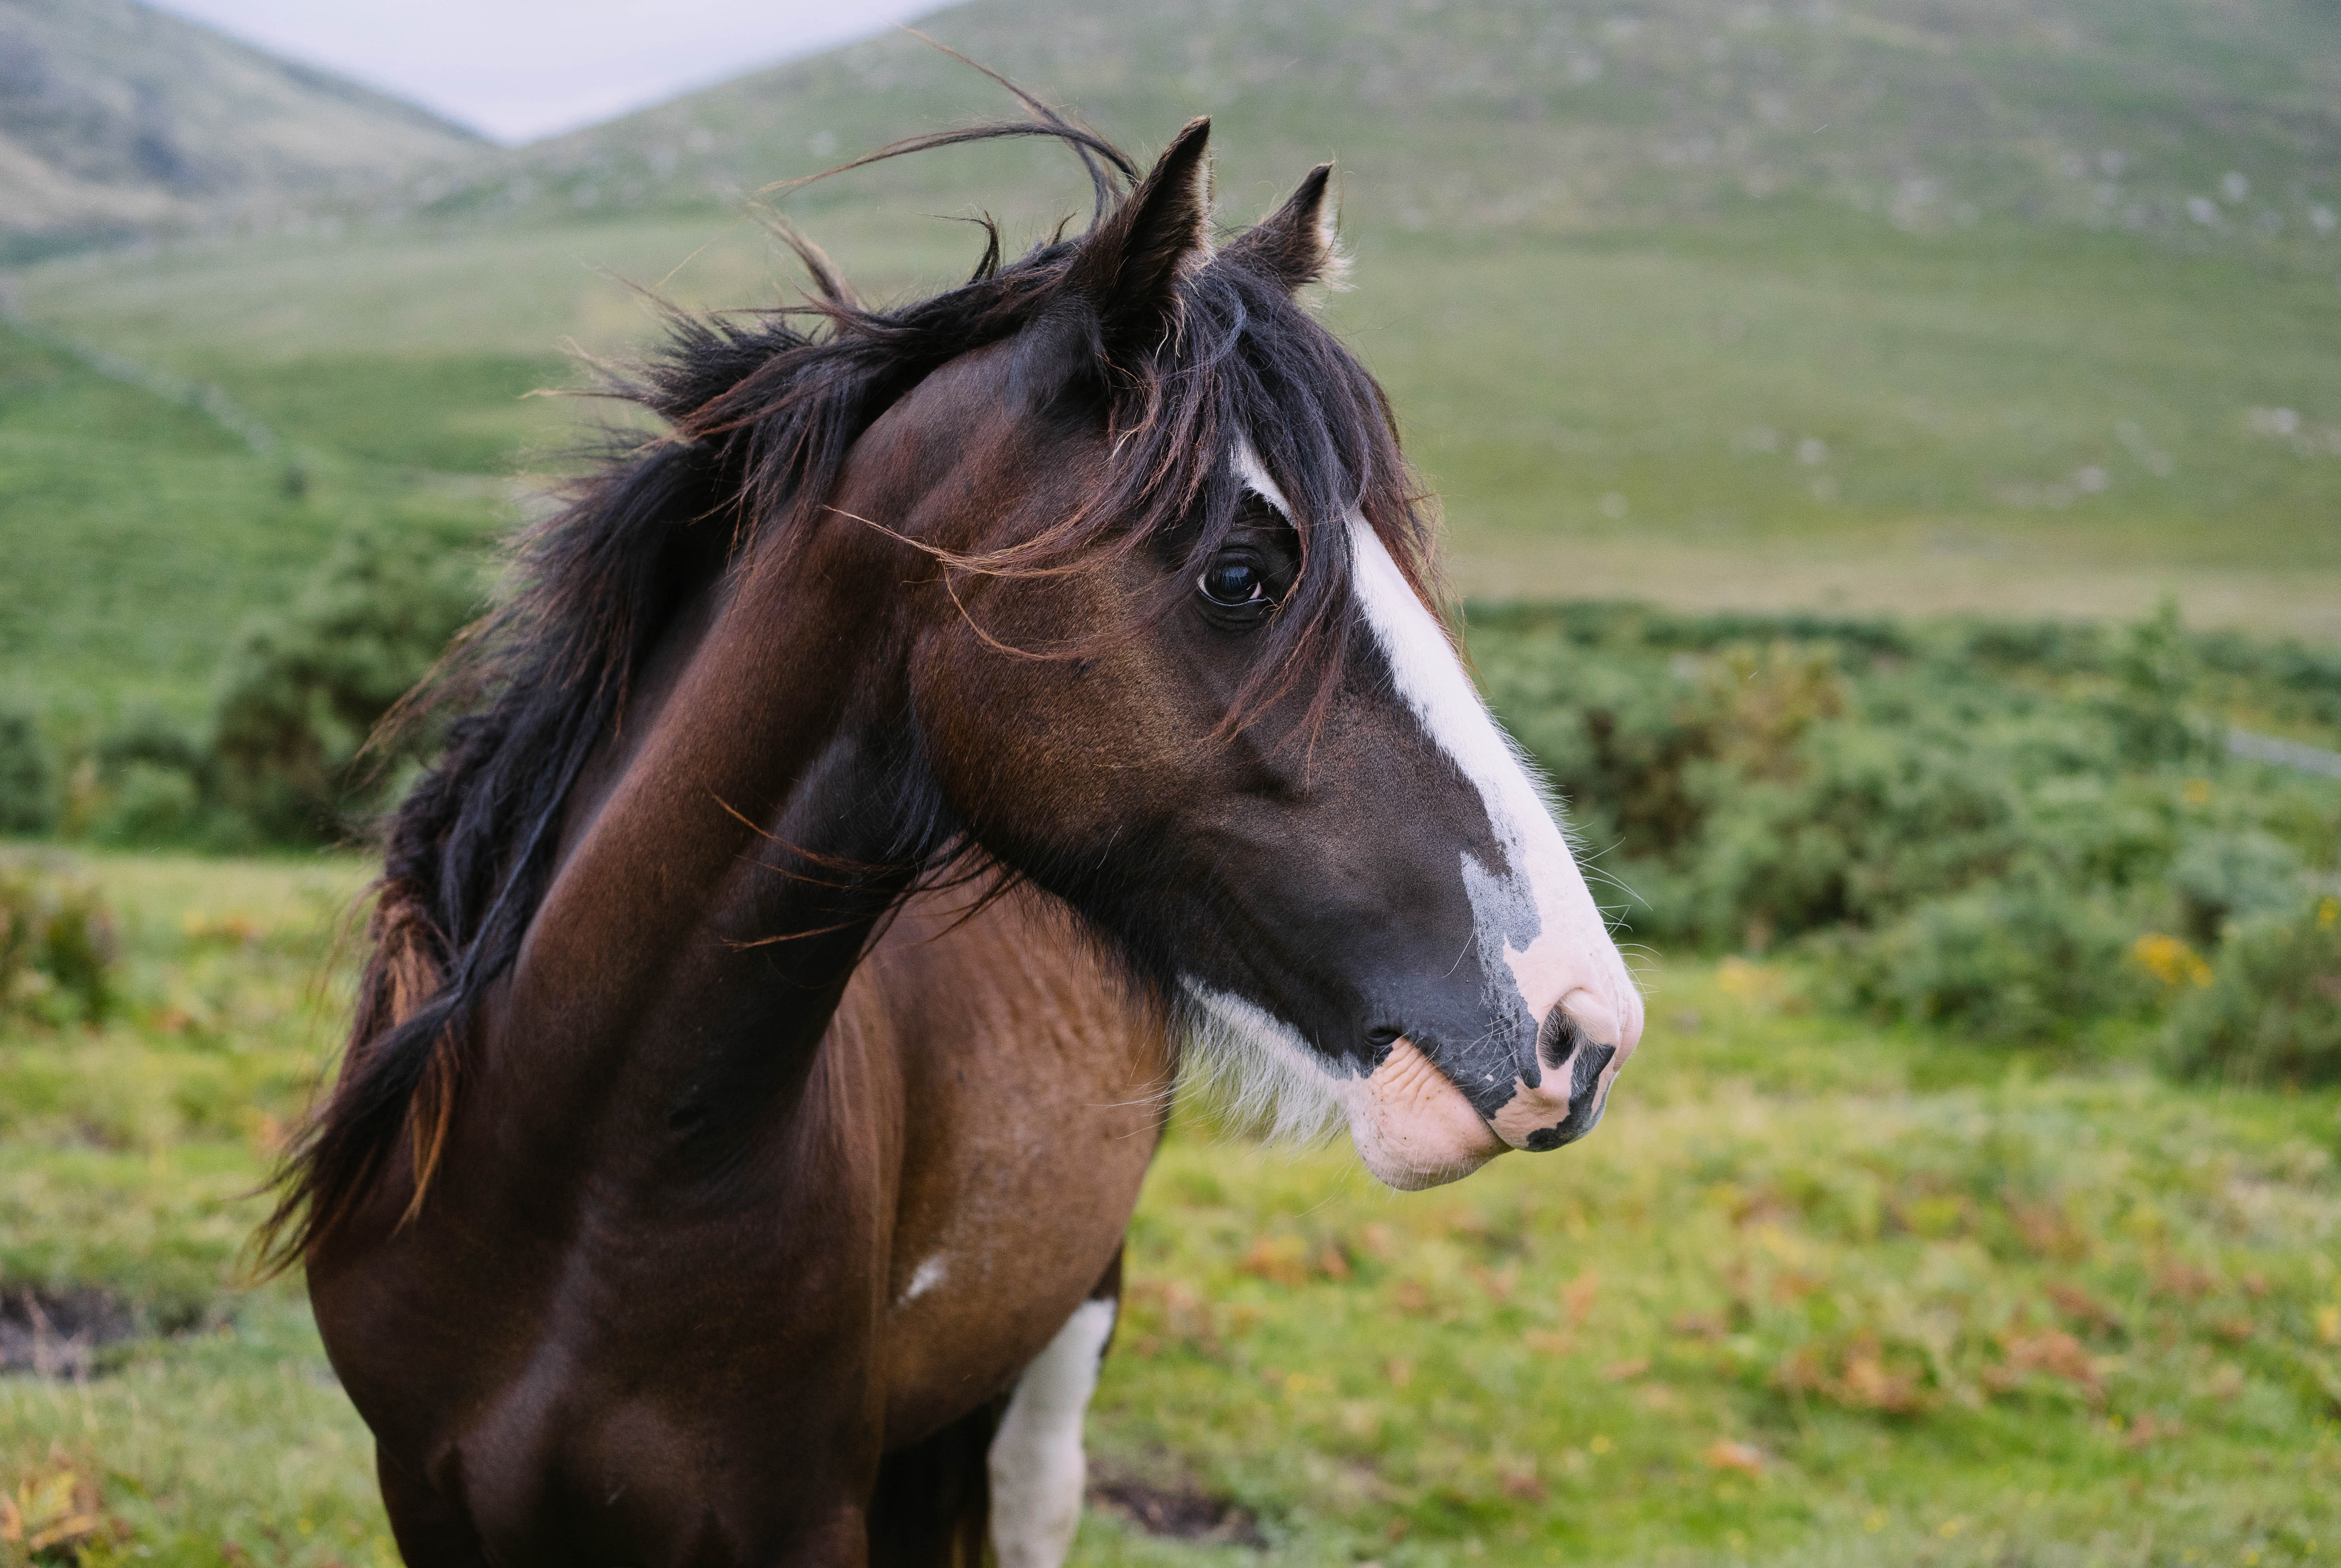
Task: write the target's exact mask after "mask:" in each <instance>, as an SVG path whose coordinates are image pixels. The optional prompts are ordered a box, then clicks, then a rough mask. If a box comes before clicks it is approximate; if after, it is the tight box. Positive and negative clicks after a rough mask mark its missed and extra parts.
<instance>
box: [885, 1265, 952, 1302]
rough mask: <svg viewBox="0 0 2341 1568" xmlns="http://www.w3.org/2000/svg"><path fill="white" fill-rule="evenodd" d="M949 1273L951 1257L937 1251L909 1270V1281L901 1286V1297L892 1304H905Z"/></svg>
mask: <svg viewBox="0 0 2341 1568" xmlns="http://www.w3.org/2000/svg"><path fill="white" fill-rule="evenodd" d="M950 1275H951V1258H950V1257H949V1256H948V1255H945V1254H943V1253H940V1252H939V1253H937V1254H935V1255H934V1256H932V1257H931V1258H929V1259H927V1261H926V1262H924V1263H922V1264H921V1265H919V1266H918V1267H917V1268H914V1269H912V1270H911V1283H910V1284H908V1285H904V1286H903V1287H902V1298H901V1299H900V1300H899V1301H897V1302H896V1303H895V1304H894V1305H897V1306H907V1305H910V1304H911V1302H914V1301H916V1300H918V1299H919V1297H921V1296H922V1295H926V1294H927V1292H929V1291H931V1290H932V1289H934V1288H935V1286H937V1285H941V1284H942V1282H943V1281H944V1280H945V1279H947V1278H949V1277H950Z"/></svg>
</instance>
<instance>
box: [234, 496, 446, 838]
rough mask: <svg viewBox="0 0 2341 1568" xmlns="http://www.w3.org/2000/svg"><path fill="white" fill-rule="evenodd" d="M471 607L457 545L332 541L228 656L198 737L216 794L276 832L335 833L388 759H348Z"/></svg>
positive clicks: (356, 755) (376, 785)
mask: <svg viewBox="0 0 2341 1568" xmlns="http://www.w3.org/2000/svg"><path fill="white" fill-rule="evenodd" d="M478 609H479V594H478V591H477V589H476V587H475V585H474V581H473V558H472V557H471V555H470V554H469V553H468V552H464V551H452V550H444V549H438V548H434V547H433V546H431V545H429V544H427V543H425V542H424V541H415V540H406V541H390V540H386V539H384V538H382V537H380V536H378V535H375V534H373V533H369V532H359V533H354V534H352V535H351V536H349V537H348V538H346V539H344V541H342V543H341V545H340V546H339V547H338V548H337V549H336V550H335V551H334V554H333V556H332V557H331V558H330V559H329V560H328V561H326V562H325V564H324V567H323V568H322V569H321V570H320V571H319V572H318V574H317V576H316V578H315V579H314V581H311V583H310V584H309V586H308V588H307V589H306V590H304V592H303V594H302V596H301V599H300V600H299V601H298V602H296V603H295V604H294V607H293V608H292V610H290V611H289V612H288V613H287V614H285V615H284V616H282V617H279V618H276V619H274V620H269V621H265V622H263V623H260V624H257V625H254V626H253V627H251V628H250V629H248V630H246V631H245V633H244V637H243V639H242V640H241V641H240V642H239V643H238V644H237V646H236V648H235V650H234V652H233V653H232V654H231V655H230V656H229V659H228V662H227V667H226V670H225V672H224V676H223V679H222V682H221V690H220V698H219V701H218V705H217V707H216V709H215V710H214V735H213V743H212V753H213V759H214V763H215V766H216V768H217V779H218V794H219V799H221V801H222V802H223V804H224V806H225V807H226V808H227V809H230V810H231V811H233V812H234V813H235V814H236V816H237V817H239V818H240V819H242V820H244V822H245V823H247V824H249V825H250V827H251V829H253V831H254V832H255V833H257V834H258V835H259V836H260V837H262V838H264V839H270V840H274V841H277V842H295V843H299V842H316V841H319V840H324V839H332V838H334V837H335V836H337V835H338V834H340V833H341V832H343V831H344V829H345V827H346V824H347V819H348V817H349V815H350V813H352V812H354V811H356V810H361V809H364V808H365V807H366V806H367V805H369V804H370V803H371V802H372V801H373V800H374V799H376V798H377V796H378V795H379V792H380V781H381V779H382V778H383V777H384V775H386V774H387V773H388V772H389V771H390V769H389V767H388V764H389V763H390V762H391V761H392V760H393V759H390V758H387V757H384V758H372V759H362V758H361V756H360V752H361V749H362V748H363V747H364V745H365V742H366V739H367V737H368V736H369V735H370V734H371V733H372V732H373V730H374V726H375V725H376V724H377V723H379V722H380V721H381V719H382V718H383V716H384V714H386V713H388V712H389V711H390V710H391V707H392V706H393V704H394V703H396V702H397V700H399V699H400V698H401V697H403V695H405V693H406V692H407V690H409V689H410V688H411V687H413V685H414V683H415V682H416V681H417V680H421V679H422V678H423V675H424V674H425V673H426V672H427V671H428V670H430V668H431V666H432V664H433V661H435V660H437V659H438V657H439V653H440V650H442V649H443V648H444V647H445V646H446V645H447V642H448V640H450V639H451V638H452V637H453V636H454V634H455V633H456V631H458V630H461V628H462V627H463V624H464V623H465V622H466V621H467V620H470V619H471V618H472V617H473V615H474V614H476V613H477V612H478ZM369 764H372V765H371V766H370V765H369Z"/></svg>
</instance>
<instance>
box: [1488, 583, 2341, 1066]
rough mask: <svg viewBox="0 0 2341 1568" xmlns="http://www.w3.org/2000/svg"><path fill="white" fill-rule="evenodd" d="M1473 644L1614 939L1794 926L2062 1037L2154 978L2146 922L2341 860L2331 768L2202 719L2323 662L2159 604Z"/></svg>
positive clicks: (1616, 622)
mask: <svg viewBox="0 0 2341 1568" xmlns="http://www.w3.org/2000/svg"><path fill="white" fill-rule="evenodd" d="M1472 642H1473V656H1474V659H1475V660H1476V662H1477V663H1478V666H1479V670H1480V671H1481V673H1482V675H1483V676H1484V678H1485V680H1486V682H1487V685H1488V689H1489V696H1490V699H1491V700H1492V701H1493V703H1494V705H1495V707H1496V709H1497V710H1498V711H1499V713H1500V714H1501V715H1502V716H1503V718H1504V719H1505V721H1506V723H1507V724H1508V725H1509V727H1510V728H1511V729H1512V730H1513V732H1514V734H1516V735H1517V736H1518V737H1519V739H1520V740H1521V741H1522V743H1523V744H1524V745H1526V746H1527V747H1528V748H1529V750H1530V751H1531V752H1532V753H1533V754H1534V755H1535V756H1536V757H1537V759H1539V762H1540V763H1541V764H1542V765H1543V767H1544V768H1545V769H1546V770H1547V771H1548V773H1549V775H1550V776H1551V778H1552V779H1553V781H1554V783H1555V785H1556V786H1557V787H1558V789H1559V792H1560V794H1561V795H1562V796H1563V797H1564V798H1565V799H1567V800H1568V801H1569V804H1570V809H1571V813H1572V816H1573V818H1574V820H1575V825H1576V827H1577V829H1578V831H1579V837H1580V839H1581V840H1582V841H1584V842H1585V843H1586V844H1587V845H1588V847H1589V849H1590V850H1591V851H1592V854H1591V856H1590V865H1589V870H1590V872H1591V873H1592V875H1593V876H1594V878H1596V880H1597V883H1599V882H1602V881H1605V880H1606V881H1607V882H1608V883H1609V884H1610V885H1613V886H1616V887H1619V888H1625V889H1629V893H1630V901H1629V903H1628V904H1627V906H1626V908H1623V909H1622V910H1620V911H1619V913H1620V914H1621V915H1622V916H1623V918H1624V919H1625V922H1626V923H1627V925H1628V926H1629V927H1630V928H1631V929H1632V930H1633V932H1634V934H1636V935H1637V936H1640V937H1642V938H1646V939H1649V940H1654V941H1658V942H1661V943H1666V944H1669V945H1696V946H1699V947H1704V948H1709V949H1710V950H1712V949H1715V948H1730V949H1737V950H1739V951H1743V952H1761V951H1764V950H1766V949H1768V948H1788V949H1789V950H1792V951H1801V952H1804V953H1806V954H1808V956H1810V957H1812V958H1816V959H1818V962H1819V964H1820V967H1821V968H1822V971H1823V974H1822V977H1821V978H1822V986H1821V989H1822V990H1823V991H1824V992H1826V993H1828V994H1830V995H1833V996H1835V997H1838V998H1839V999H1840V1000H1841V1001H1844V1002H1845V1003H1847V1004H1848V1005H1853V1006H1858V1007H1861V1008H1864V1009H1866V1010H1869V1011H1873V1012H1876V1013H1879V1014H1883V1015H1886V1016H1889V1017H1904V1018H1913V1019H1926V1020H1934V1021H1937V1022H1940V1023H1943V1024H1946V1025H1948V1026H1951V1027H1957V1028H1959V1029H1961V1030H1963V1031H1965V1032H1967V1033H1969V1034H1972V1035H1975V1036H1977V1037H1989V1038H1996V1039H2009V1040H2025V1041H2039V1040H2047V1039H2055V1038H2060V1037H2067V1036H2070V1035H2072V1034H2073V1033H2075V1032H2076V1031H2077V1030H2078V1029H2080V1028H2082V1027H2086V1026H2087V1023H2088V1022H2089V1021H2090V1020H2091V1019H2094V1018H2097V1017H2106V1016H2108V1015H2113V1014H2124V1013H2132V1012H2136V1011H2137V1010H2139V1009H2140V1008H2142V1007H2147V1006H2151V1005H2154V1004H2155V1003H2156V1001H2157V998H2167V997H2169V996H2173V995H2176V994H2177V992H2176V991H2175V990H2173V989H2172V987H2170V986H2169V985H2168V984H2167V982H2165V983H2157V982H2154V981H2152V980H2150V979H2149V977H2148V971H2147V968H2143V967H2142V966H2141V963H2140V962H2139V961H2138V960H2137V959H2136V958H2134V957H2133V956H2132V953H2131V949H2132V948H2134V947H2135V945H2136V944H2137V941H2138V940H2139V938H2142V937H2145V936H2147V934H2148V928H2149V927H2150V926H2151V927H2159V928H2162V929H2165V930H2167V929H2173V928H2175V929H2177V930H2178V931H2180V932H2182V933H2184V940H2183V942H2182V946H2186V947H2187V951H2189V952H2193V951H2194V950H2195V949H2196V948H2201V949H2204V950H2206V951H2216V948H2217V945H2218V943H2219V942H2220V939H2221V936H2222V933H2223V932H2224V931H2226V929H2227V928H2230V927H2232V926H2236V925H2239V924H2241V923H2246V922H2249V921H2251V920H2253V919H2255V918H2260V917H2263V916H2265V915H2266V914H2268V913H2269V912H2271V911H2275V910H2280V909H2288V908H2291V907H2292V906H2293V905H2294V903H2295V902H2296V900H2297V898H2299V897H2300V892H2301V889H2302V888H2303V887H2304V886H2305V885H2306V883H2305V877H2306V875H2307V874H2308V873H2310V872H2312V871H2316V870H2320V869H2321V870H2323V871H2326V872H2330V871H2331V870H2333V869H2334V868H2335V867H2336V863H2341V787H2336V785H2335V784H2333V783H2332V782H2331V781H2329V780H2326V779H2316V778H2313V777H2310V776H2307V775H2303V774H2284V773H2280V772H2277V771H2276V770H2274V769H2268V768H2266V767H2265V766H2263V765H2261V764H2257V763H2250V762H2244V761H2240V760H2238V759H2234V758H2231V757H2229V756H2227V755H2226V751H2225V749H2224V747H2223V746H2219V745H2216V744H2213V740H2214V739H2215V738H2216V736H2217V735H2218V734H2219V732H2220V729H2221V725H2220V723H2219V721H2218V715H2217V710H2218V708H2219V706H2220V705H2221V704H2223V703H2224V704H2229V705H2231V706H2232V707H2234V708H2239V709H2240V710H2242V711H2243V712H2245V713H2246V714H2247V715H2249V716H2251V717H2252V718H2253V719H2255V720H2256V721H2264V720H2263V719H2262V716H2273V715H2283V716H2286V720H2285V721H2286V722H2287V723H2290V724H2294V725H2296V726H2298V725H2302V724H2305V723H2306V722H2307V721H2308V720H2309V719H2311V717H2313V715H2314V714H2315V713H2316V712H2320V711H2323V708H2322V706H2320V700H2321V697H2322V695H2326V694H2329V693H2327V692H2326V688H2325V687H2323V686H2322V685H2320V682H2326V681H2330V680H2341V661H2336V660H2331V659H2329V658H2320V657H2316V656H2312V655H2311V654H2310V653H2309V652H2307V651H2306V650H2300V649H2297V648H2293V647H2290V646H2288V645H2287V646H2284V647H2278V648H2274V649H2262V648H2259V647H2258V645H2256V644H2249V643H2246V642H2243V641H2240V640H2235V639H2231V638H2229V639H2222V640H2205V639H2201V638H2197V637H2194V636H2191V635H2189V634H2188V633H2187V631H2186V630H2184V628H2182V627H2181V626H2180V624H2179V623H2178V620H2177V616H2176V614H2175V612H2173V611H2172V610H2170V609H2169V608H2168V607H2167V606H2166V607H2165V608H2164V610H2161V611H2160V612H2158V613H2157V614H2156V615H2154V616H2152V617H2150V618H2148V619H2147V620H2144V621H2142V622H2140V623H2139V624H2137V625H2134V626H2131V627H2128V628H2117V629H2100V628H2088V627H2055V626H2049V627H2029V628H2027V627H2008V626H1995V625H1990V624H1986V623H1974V622H1968V623H1950V624H1946V625H1934V626H1926V625H1908V624H1903V625H1896V624H1893V623H1863V622H1853V621H1847V622H1832V621H1824V620H1813V619H1811V618H1799V617H1778V618H1765V617H1758V616H1748V615H1732V616H1715V617H1695V616H1685V615H1671V614H1666V613H1662V612H1658V611H1651V610H1640V609H1637V608H1634V607H1625V606H1601V605H1574V606H1561V607H1556V608H1553V609H1519V610H1507V611H1499V612H1497V613H1495V614H1492V615H1488V616H1484V617H1481V618H1479V619H1478V620H1475V624H1474V627H1473V639H1472ZM2326 743H2328V744H2329V743H2330V741H2328V742H2326ZM2161 939H2163V940H2180V938H2161ZM2187 944H2191V946H2187ZM2200 961H2201V960H2200V959H2199V958H2198V959H2197V962H2198V963H2199V962H2200ZM2190 983H2191V982H2190Z"/></svg>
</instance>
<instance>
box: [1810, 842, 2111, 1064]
mask: <svg viewBox="0 0 2341 1568" xmlns="http://www.w3.org/2000/svg"><path fill="white" fill-rule="evenodd" d="M2136 936H2137V928H2136V926H2135V925H2134V924H2133V923H2132V922H2130V921H2129V920H2127V919H2125V918H2123V917H2122V915H2121V913H2120V912H2119V911H2118V910H2117V909H2116V908H2113V907H2112V906H2110V905H2109V904H2107V902H2106V901H2105V900H2103V899H2101V898H2087V897H2075V896H2074V895H2073V894H2071V893H2070V892H2068V891H2067V890H2065V889H2063V888H2057V887H2054V886H2048V885H2043V884H2040V883H2037V882H2036V883H2028V884H2027V883H2021V882H2019V883H2016V884H1999V885H1993V886H1987V887H1983V888H1974V889H1972V890H1969V891H1967V892H1964V893H1960V894H1957V895H1955V896H1953V897H1951V898H1940V899H1936V900H1933V901H1930V902H1928V903H1924V904H1921V905H1919V906H1918V908H1915V909H1913V910H1912V911H1911V912H1910V913H1909V914H1908V915H1907V916H1904V917H1903V918H1900V919H1898V920H1897V921H1895V922H1894V923H1893V924H1892V925H1890V926H1888V927H1886V928H1884V929H1882V930H1879V931H1878V932H1876V933H1874V934H1871V935H1868V936H1867V937H1857V938H1850V939H1848V940H1847V941H1845V942H1844V943H1843V944H1842V947H1843V949H1844V951H1845V961H1844V970H1845V984H1846V985H1847V986H1848V988H1849V990H1850V993H1851V996H1852V997H1853V999H1854V1000H1856V1001H1857V1002H1858V1003H1860V1004H1862V1005H1864V1006H1867V1007H1869V1008H1871V1009H1873V1010H1874V1011H1876V1012H1878V1013H1880V1014H1883V1015H1885V1016H1887V1017H1898V1018H1908V1019H1911V1020H1914V1021H1918V1022H1925V1023H1939V1024H1947V1025H1951V1026H1954V1027H1957V1028H1959V1029H1961V1030H1963V1031H1965V1032H1967V1033H1968V1034H1970V1035H1973V1036H1975V1037H1977V1038H1980V1039H1987V1040H1995V1041H2006V1042H2015V1043H2028V1044H2040V1043H2047V1042H2050V1041H2055V1040H2058V1039H2062V1038H2066V1037H2069V1036H2070V1035H2071V1034H2072V1033H2074V1031H2075V1030H2076V1029H2077V1027H2079V1026H2080V1025H2082V1024H2084V1023H2086V1022H2087V1021H2088V1020H2089V1019H2092V1018H2095V1017H2103V1016H2106V1015H2108V1014H2114V1013H2120V1012H2126V1011H2130V1010H2133V1009H2135V1008H2136V1007H2138V1006H2139V1005H2140V1004H2142V1003H2144V1002H2145V1001H2146V1000H2147V998H2148V995H2149V992H2148V988H2147V985H2146V983H2145V977H2144V976H2143V975H2142V974H2141V973H2140V971H2139V969H2138V968H2137V965H2136V964H2135V963H2134V962H2133V961H2132V960H2131V949H2132V948H2133V946H2134V943H2135V938H2136Z"/></svg>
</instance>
